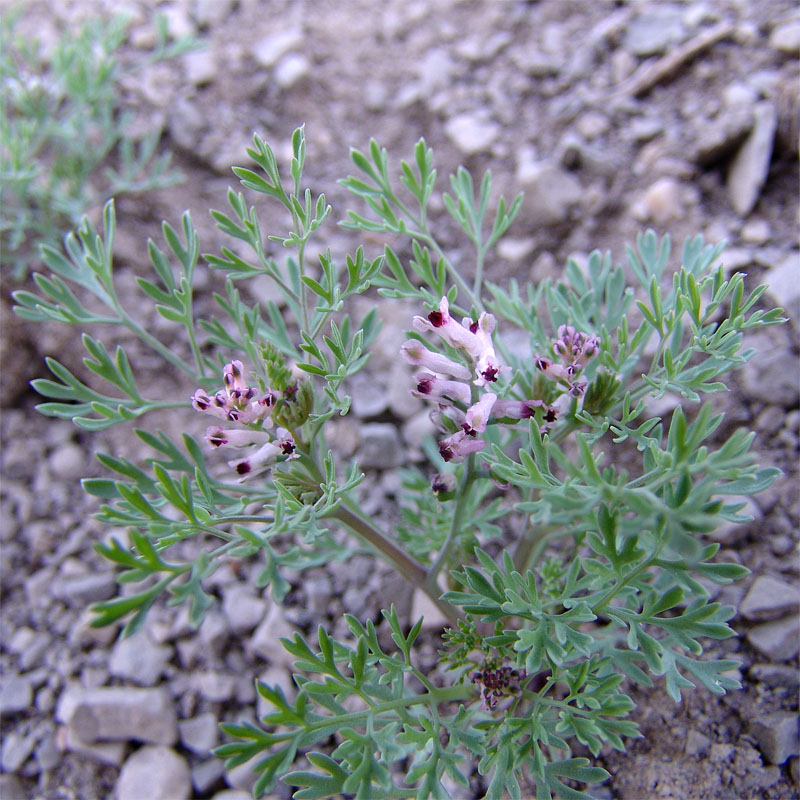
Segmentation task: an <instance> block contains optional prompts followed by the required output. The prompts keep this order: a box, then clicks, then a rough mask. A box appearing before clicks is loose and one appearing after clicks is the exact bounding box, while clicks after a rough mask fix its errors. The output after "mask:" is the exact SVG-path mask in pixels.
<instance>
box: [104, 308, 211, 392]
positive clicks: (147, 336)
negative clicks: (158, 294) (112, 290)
mask: <svg viewBox="0 0 800 800" xmlns="http://www.w3.org/2000/svg"><path fill="white" fill-rule="evenodd" d="M114 301H115V302H114V305H115V310H116V311H117V313H118V314H119V317H120V321H121V322H122V324H123V325H125V327H126V328H128V330H130V331H131V332H133V333H135V334H136V335H137V336H138V337H139V338H140V339H141V340H142V341H143V342H145V343H146V344H148V345H149V346H150V347H152V348H153V350H155V351H156V352H157V353H158V354H159V355H160V356H161V357H162V358H163V359H165V360H166V361H168V362H169V363H170V364H172V366H174V367H177V368H178V369H179V370H181V371H182V372H184V373H186V374H187V375H188V376H189V377H191V378H192V379H193V380H196V379H197V373H196V371H195V370H194V369H193V368H192V367H191V366H190V365H189V364H187V363H186V362H185V361H184V360H183V359H182V358H181V357H180V356H178V355H176V354H175V353H173V352H172V350H170V349H169V348H168V347H167V346H166V345H164V344H162V342H161V341H159V340H158V339H156V337H155V336H153V335H152V334H151V333H149V332H148V331H146V330H145V329H144V328H142V326H141V325H139V324H138V323H137V322H136V321H135V320H134V319H133V318H132V317H130V316H129V315H128V314H127V312H126V311H125V310H124V309H123V308H122V306H121V305H120V304H119V302H118V301H117V299H116V297H114Z"/></svg>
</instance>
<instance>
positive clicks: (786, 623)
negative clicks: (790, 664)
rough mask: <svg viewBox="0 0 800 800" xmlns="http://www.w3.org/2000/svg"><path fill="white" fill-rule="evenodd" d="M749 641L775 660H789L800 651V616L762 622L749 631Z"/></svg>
mask: <svg viewBox="0 0 800 800" xmlns="http://www.w3.org/2000/svg"><path fill="white" fill-rule="evenodd" d="M747 641H748V642H750V644H751V645H753V647H755V648H756V650H758V651H759V652H760V653H763V655H765V656H767V658H770V659H772V660H773V661H789V660H790V659H793V658H794V657H795V656H796V655H797V654H798V653H800V618H798V617H797V616H796V615H792V616H789V617H786V618H785V619H779V620H776V621H774V622H762V623H761V624H760V625H756V626H755V628H753V629H752V630H750V631H748V632H747Z"/></svg>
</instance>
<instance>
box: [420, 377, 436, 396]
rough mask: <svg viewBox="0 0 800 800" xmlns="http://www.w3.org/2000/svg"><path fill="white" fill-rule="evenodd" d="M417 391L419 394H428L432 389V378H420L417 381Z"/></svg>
mask: <svg viewBox="0 0 800 800" xmlns="http://www.w3.org/2000/svg"><path fill="white" fill-rule="evenodd" d="M417 391H418V392H419V393H420V394H430V393H431V391H433V379H432V378H421V379H420V380H418V381H417Z"/></svg>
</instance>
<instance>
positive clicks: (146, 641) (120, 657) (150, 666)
mask: <svg viewBox="0 0 800 800" xmlns="http://www.w3.org/2000/svg"><path fill="white" fill-rule="evenodd" d="M171 658H172V648H171V647H169V646H166V645H163V646H162V645H157V644H154V643H153V641H152V640H151V638H150V635H149V634H148V632H147V631H146V630H140V631H137V632H136V633H135V634H133V636H126V637H125V638H123V639H119V640H118V641H117V643H116V644H115V645H114V649H113V650H112V651H111V657H110V658H109V660H108V668H109V670H110V672H111V674H112V675H113V676H114V677H116V678H123V679H125V680H130V681H133V682H134V683H138V684H139V685H141V686H154V685H155V684H156V683H157V682H158V679H159V678H160V677H161V675H162V673H163V672H164V670H165V669H166V667H167V664H168V663H169V661H170V659H171Z"/></svg>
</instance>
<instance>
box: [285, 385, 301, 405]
mask: <svg viewBox="0 0 800 800" xmlns="http://www.w3.org/2000/svg"><path fill="white" fill-rule="evenodd" d="M297 389H298V386H297V384H296V383H290V384H289V385H288V386H287V387H286V388H285V389H284V390H283V396H284V398H285V399H286V400H289V401H290V402H293V401H294V400H296V399H297Z"/></svg>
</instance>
